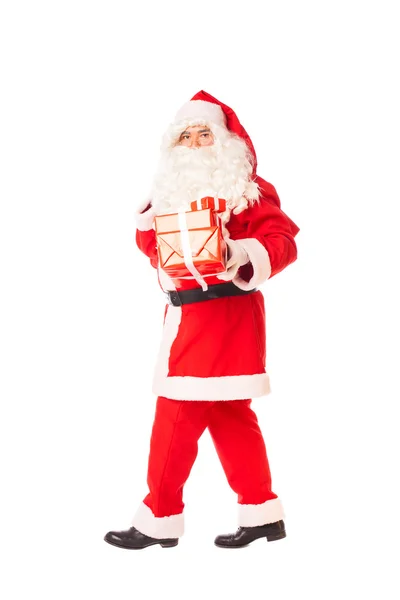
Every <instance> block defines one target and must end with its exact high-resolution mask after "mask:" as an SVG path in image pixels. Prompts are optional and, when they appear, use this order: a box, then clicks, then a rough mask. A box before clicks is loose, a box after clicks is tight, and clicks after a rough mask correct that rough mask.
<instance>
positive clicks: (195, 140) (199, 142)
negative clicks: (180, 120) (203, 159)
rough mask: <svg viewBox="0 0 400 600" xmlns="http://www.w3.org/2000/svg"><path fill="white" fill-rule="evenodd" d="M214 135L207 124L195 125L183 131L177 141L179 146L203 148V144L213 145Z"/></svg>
mask: <svg viewBox="0 0 400 600" xmlns="http://www.w3.org/2000/svg"><path fill="white" fill-rule="evenodd" d="M213 144H214V136H213V134H212V132H211V130H210V129H209V128H208V127H207V126H206V125H193V126H192V127H187V128H186V129H185V131H182V133H181V135H180V136H179V139H178V141H177V143H176V145H177V146H187V147H188V148H201V147H203V146H212V145H213Z"/></svg>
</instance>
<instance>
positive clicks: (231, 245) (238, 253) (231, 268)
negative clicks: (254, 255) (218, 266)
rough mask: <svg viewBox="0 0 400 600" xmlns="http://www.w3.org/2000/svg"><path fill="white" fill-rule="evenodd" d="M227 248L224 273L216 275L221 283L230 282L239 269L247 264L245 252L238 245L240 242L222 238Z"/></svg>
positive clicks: (247, 258) (247, 257) (247, 256)
mask: <svg viewBox="0 0 400 600" xmlns="http://www.w3.org/2000/svg"><path fill="white" fill-rule="evenodd" d="M224 239H225V243H226V245H227V246H228V262H227V263H226V273H222V274H221V275H217V278H218V279H222V280H223V281H231V280H232V279H233V278H234V277H235V275H236V273H237V272H238V270H239V268H240V267H241V266H243V265H245V264H247V263H248V262H249V260H250V259H249V255H248V254H247V252H246V250H245V249H244V248H243V247H242V246H241V245H240V242H238V241H236V240H231V239H230V238H224Z"/></svg>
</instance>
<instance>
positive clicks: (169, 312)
mask: <svg viewBox="0 0 400 600" xmlns="http://www.w3.org/2000/svg"><path fill="white" fill-rule="evenodd" d="M256 169H257V159H256V154H255V151H254V147H253V144H252V143H251V140H250V138H249V136H248V135H247V133H246V131H245V130H244V128H243V127H242V125H241V124H240V122H239V120H238V118H237V116H236V114H235V113H234V112H233V110H232V109H231V108H229V107H228V106H226V105H225V104H223V103H222V102H219V101H218V100H217V99H216V98H213V97H212V96H210V95H209V94H207V93H206V92H204V91H201V92H199V93H197V94H196V95H195V96H194V97H193V98H192V100H191V101H190V102H187V103H186V104H184V106H183V107H182V108H181V109H180V110H179V112H178V113H177V115H176V117H175V120H174V122H173V123H172V124H171V125H170V127H169V128H168V130H167V132H166V133H165V135H164V137H163V141H162V147H161V158H160V163H159V166H158V169H157V173H156V176H155V179H154V185H153V189H152V191H151V195H150V198H149V199H148V200H146V201H145V202H144V203H142V204H141V205H140V206H138V207H137V211H136V227H137V230H136V242H137V244H138V246H139V248H140V250H141V251H142V252H144V254H145V255H146V256H147V257H148V258H149V259H150V262H151V265H152V266H153V267H154V268H155V269H157V274H158V280H159V284H160V287H161V289H162V290H163V291H164V292H165V294H166V295H167V298H168V303H167V305H166V307H165V313H164V326H163V336H162V340H161V345H160V349H159V353H158V357H157V361H156V367H155V371H154V380H153V388H152V389H153V392H154V394H155V395H156V396H157V403H156V411H155V419H154V425H153V430H152V435H151V443H150V455H149V462H148V477H147V483H148V487H149V491H148V494H147V495H146V497H145V498H144V500H143V502H142V504H141V505H140V506H139V507H138V510H137V512H136V514H135V516H134V518H133V521H132V523H131V525H132V526H131V527H130V528H129V529H127V530H124V531H110V532H109V533H107V534H106V536H105V538H104V539H105V540H106V541H107V542H109V543H110V544H113V545H115V546H119V547H122V548H132V549H140V548H145V547H147V546H150V545H154V544H160V545H161V546H162V547H171V546H176V545H177V544H178V541H179V538H180V537H181V536H182V535H183V532H184V503H183V499H182V494H183V487H184V484H185V482H186V480H187V479H188V477H189V474H190V471H191V468H192V466H193V463H194V461H195V458H196V455H197V449H198V440H199V438H200V436H201V435H202V433H203V432H204V431H205V429H206V428H208V430H209V432H210V434H211V438H212V440H213V443H214V445H215V448H216V451H217V453H218V456H219V459H220V460H221V464H222V466H223V469H224V471H225V474H226V477H227V480H228V482H229V485H230V486H231V488H232V490H233V491H234V492H235V493H236V494H237V501H238V526H239V527H238V529H237V531H236V532H235V533H232V534H226V535H219V536H218V537H217V538H216V539H215V544H216V545H217V546H219V547H224V548H230V547H240V546H244V545H247V544H249V543H250V542H252V541H254V540H256V539H258V538H262V537H265V538H266V539H267V540H268V541H273V540H279V539H281V538H284V537H285V536H286V532H285V526H284V521H283V519H284V513H283V508H282V503H281V500H280V498H279V497H278V495H277V494H276V493H275V492H274V491H273V490H272V485H271V474H270V468H269V464H268V458H267V453H266V448H265V443H264V440H263V436H262V433H261V430H260V428H259V425H258V422H257V417H256V415H255V413H254V412H253V410H252V408H251V406H250V405H251V401H252V398H255V397H260V396H265V395H267V394H268V393H269V378H268V374H267V371H266V339H265V307H264V298H263V295H262V292H261V291H260V290H259V289H258V286H260V285H261V284H263V283H264V282H265V281H266V280H267V279H269V278H271V277H273V276H274V275H276V274H277V273H279V272H280V271H282V269H284V268H285V267H287V266H288V265H289V264H290V263H292V262H293V261H294V260H296V256H297V250H296V244H295V241H294V237H295V235H296V234H297V232H298V231H299V228H298V227H297V226H296V225H295V224H294V223H293V221H292V220H291V219H290V218H289V217H288V216H287V215H285V213H284V212H283V211H282V210H281V208H280V200H279V198H278V195H277V193H276V191H275V189H274V187H273V186H272V185H271V184H270V183H267V182H266V181H264V180H263V179H261V178H260V177H258V176H257V174H256ZM206 196H211V197H215V198H223V199H225V200H226V210H224V212H222V213H219V214H218V218H219V219H220V223H221V228H222V231H223V236H224V240H225V243H226V245H227V248H228V262H227V265H226V271H225V272H224V273H222V274H219V275H211V276H208V277H207V278H206V285H201V284H200V283H199V280H198V278H196V277H195V276H193V277H187V278H179V279H173V278H171V277H169V276H168V275H167V274H166V273H165V272H164V271H163V270H162V269H161V268H160V264H159V257H158V251H157V241H156V235H155V227H154V218H155V216H157V215H161V214H169V213H176V212H178V211H182V210H190V203H191V202H192V201H194V200H196V201H197V200H200V199H201V198H203V197H206Z"/></svg>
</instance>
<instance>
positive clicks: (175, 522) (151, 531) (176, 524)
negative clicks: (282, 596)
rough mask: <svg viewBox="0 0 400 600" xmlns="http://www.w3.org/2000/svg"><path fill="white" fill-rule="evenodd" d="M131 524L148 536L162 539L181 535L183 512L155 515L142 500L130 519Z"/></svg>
mask: <svg viewBox="0 0 400 600" xmlns="http://www.w3.org/2000/svg"><path fill="white" fill-rule="evenodd" d="M132 525H133V526H134V527H136V529H137V530H138V531H140V532H141V533H144V535H148V536H150V537H153V538H156V539H160V540H164V539H169V538H177V537H181V536H182V535H183V531H184V521H183V513H180V514H178V515H171V516H170V517H155V516H154V515H153V512H152V511H151V510H150V508H149V507H148V506H147V505H146V504H144V502H142V504H141V505H140V506H139V508H138V510H137V511H136V514H135V516H134V517H133V519H132Z"/></svg>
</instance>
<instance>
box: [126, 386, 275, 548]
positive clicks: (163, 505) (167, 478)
mask: <svg viewBox="0 0 400 600" xmlns="http://www.w3.org/2000/svg"><path fill="white" fill-rule="evenodd" d="M250 404H251V400H230V401H229V400H228V401H226V400H224V401H214V402H213V401H188V400H185V401H182V400H170V399H168V398H164V397H162V396H159V397H158V398H157V406H156V414H155V419H154V424H153V430H152V435H151V443H150V456H149V465H148V476H147V483H148V486H149V494H148V495H147V496H146V498H145V499H144V501H143V505H142V506H141V507H140V508H139V510H138V511H137V513H136V515H135V517H134V519H133V522H132V524H133V525H134V526H135V527H136V528H137V529H139V531H142V533H144V534H146V535H150V536H151V537H158V538H164V537H179V536H180V535H182V534H183V508H184V503H183V500H182V494H183V486H184V484H185V482H186V480H187V479H188V477H189V474H190V471H191V469H192V466H193V463H194V461H195V459H196V456H197V451H198V440H199V438H200V436H201V435H202V433H203V432H204V430H205V429H206V427H208V429H209V431H210V434H211V437H212V440H213V442H214V445H215V448H216V450H217V453H218V456H219V459H220V461H221V464H222V467H223V469H224V471H225V475H226V477H227V480H228V483H229V485H230V486H231V488H232V489H233V491H234V492H236V494H237V495H238V503H239V525H242V526H256V525H264V524H265V523H272V522H275V521H278V520H279V519H282V518H283V511H282V506H281V503H280V500H279V499H278V497H277V495H276V494H275V493H274V492H273V491H272V489H271V474H270V469H269V464H268V458H267V453H266V449H265V443H264V439H263V436H262V433H261V430H260V428H259V425H258V421H257V417H256V415H255V413H254V412H253V410H252V409H251V408H250Z"/></svg>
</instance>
